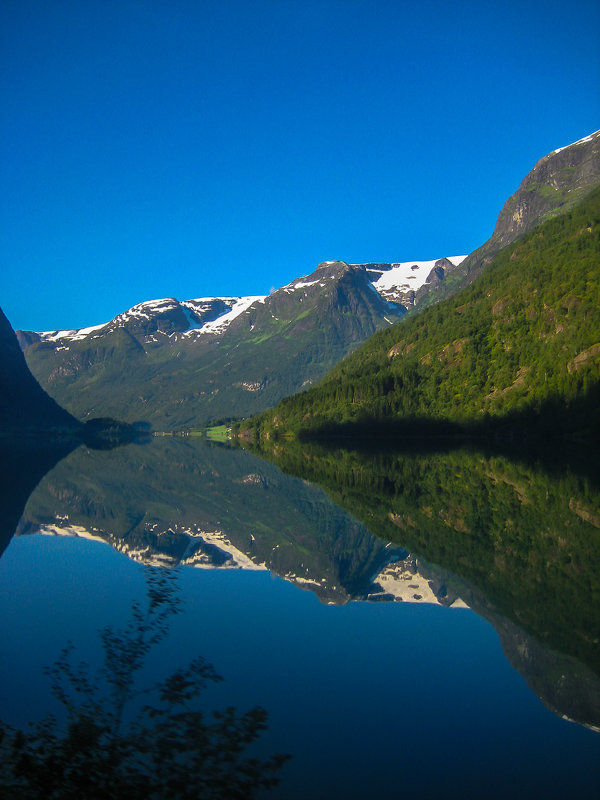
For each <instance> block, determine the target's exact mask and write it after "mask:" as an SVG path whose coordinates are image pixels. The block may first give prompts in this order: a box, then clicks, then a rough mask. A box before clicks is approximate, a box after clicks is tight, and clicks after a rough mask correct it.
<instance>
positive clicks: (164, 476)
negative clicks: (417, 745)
mask: <svg viewBox="0 0 600 800" xmlns="http://www.w3.org/2000/svg"><path fill="white" fill-rule="evenodd" d="M261 455H262V456H263V457H264V456H266V457H268V458H269V459H272V460H273V461H275V462H276V464H277V465H278V466H275V465H273V464H271V463H269V462H268V461H266V460H264V458H257V457H256V456H255V455H253V454H251V453H249V452H246V451H244V450H241V449H232V448H225V447H218V446H207V445H205V444H202V443H201V442H198V441H193V440H189V439H171V438H169V439H166V438H165V439H156V440H153V441H152V443H151V444H149V445H147V446H137V445H130V446H127V447H123V448H119V449H116V450H113V451H109V452H94V451H89V450H87V449H86V448H85V447H81V448H79V449H78V450H77V451H75V452H72V453H71V454H70V455H69V456H68V457H67V458H64V459H63V460H62V461H60V463H59V464H58V465H57V466H56V467H55V468H54V469H52V470H51V471H50V472H49V473H48V474H47V475H46V476H45V478H44V479H43V480H42V481H41V482H40V484H39V486H38V487H37V488H36V490H35V491H34V492H33V494H32V495H31V497H30V498H29V501H28V502H27V505H26V507H25V510H24V512H23V514H22V517H21V520H20V522H19V524H18V526H17V531H16V533H17V534H18V535H19V536H21V537H23V536H25V535H26V534H36V533H39V532H42V533H45V534H49V535H53V536H60V537H79V538H86V539H96V540H100V541H104V542H107V543H108V544H110V545H111V547H112V548H113V549H114V550H116V551H118V552H120V553H123V554H125V555H127V556H128V557H129V558H130V559H131V560H132V561H134V562H137V563H141V564H143V565H145V566H150V567H169V568H177V572H179V571H180V569H179V568H184V569H185V568H187V567H193V568H195V570H194V571H195V572H197V571H198V570H200V571H201V572H205V573H206V574H207V576H208V574H209V573H210V574H217V573H222V574H224V575H225V574H227V573H231V570H237V571H239V570H242V571H248V570H251V571H253V572H254V573H255V574H257V576H258V575H260V574H261V573H267V571H269V572H270V573H271V574H274V575H278V576H280V577H281V578H283V579H285V580H286V581H288V582H290V583H293V584H295V585H296V586H297V587H299V588H301V589H304V590H307V591H308V592H310V593H314V594H315V595H316V596H317V597H318V598H319V600H320V601H321V602H322V603H324V604H326V605H338V606H339V605H345V604H348V603H349V602H351V601H365V600H366V601H370V602H372V603H377V605H378V606H383V607H388V606H389V605H390V604H391V603H396V604H398V603H402V605H404V606H406V607H408V606H407V604H411V605H410V607H413V606H414V607H417V606H419V605H421V606H430V607H431V606H445V607H447V608H449V609H461V608H465V607H466V606H468V607H470V608H471V609H473V610H474V611H475V612H476V613H477V614H479V615H480V616H482V617H484V618H485V619H486V620H487V621H489V622H490V623H491V624H492V625H493V626H494V627H495V629H496V631H497V632H498V635H499V637H500V641H501V643H502V647H503V650H504V652H505V654H506V656H507V657H508V659H509V660H510V663H511V664H512V666H513V667H514V668H515V669H517V670H518V671H519V672H521V674H522V675H523V676H524V678H525V680H526V681H527V683H528V685H529V687H530V688H531V689H532V690H533V692H535V694H536V695H537V696H538V697H540V698H541V700H542V701H543V702H544V704H545V705H546V706H547V707H548V708H550V709H551V710H552V711H553V712H555V714H557V715H559V716H562V717H565V718H567V719H570V720H575V721H577V722H579V723H581V724H583V725H585V726H586V727H588V728H593V729H596V730H597V729H598V728H600V680H599V677H598V676H599V673H600V669H599V664H600V662H599V658H598V639H599V634H600V630H599V627H600V591H599V583H600V571H599V565H600V552H599V551H600V544H599V542H598V527H600V501H599V493H598V488H597V486H596V485H595V483H594V480H592V479H590V478H589V476H586V474H585V473H581V472H573V471H569V470H568V469H565V470H561V471H558V472H557V473H556V474H552V472H549V471H547V470H545V469H543V468H542V467H540V466H536V465H533V466H532V465H531V464H525V463H516V462H514V461H511V460H510V459H509V458H507V457H505V456H497V455H496V456H494V455H489V454H488V455H486V454H481V453H470V452H467V451H455V452H448V453H436V454H428V455H422V454H407V453H404V454H389V453H388V454H381V453H380V454H377V455H371V456H366V455H364V454H363V455H360V454H358V453H349V452H345V451H335V452H331V451H328V450H325V449H323V448H319V447H316V446H310V447H309V446H307V445H302V446H286V447H281V446H276V447H275V448H271V449H270V450H269V451H268V452H262V453H261ZM279 467H281V468H282V469H283V470H285V472H282V471H281V470H280V469H279ZM289 473H292V474H289ZM295 476H298V477H295ZM307 481H312V482H314V483H319V484H321V486H322V487H324V489H325V490H326V492H327V494H328V495H329V496H330V497H328V496H327V494H326V492H325V491H323V489H321V488H319V487H318V486H315V485H314V484H311V483H308V482H307ZM30 483H31V481H30ZM330 498H331V499H330ZM332 500H333V501H335V502H332ZM15 502H16V503H17V505H18V502H22V501H15ZM14 516H15V512H13V517H14ZM17 516H18V514H17ZM374 534H376V535H374ZM28 540H29V537H28V536H27V541H28ZM70 540H72V539H70ZM19 541H26V540H25V539H20V540H19ZM32 541H33V540H32ZM45 541H46V542H48V543H51V541H52V540H51V539H49V538H48V537H45ZM62 541H65V542H66V541H67V540H66V539H62ZM91 546H92V547H93V546H94V545H93V544H92V545H91ZM56 547H60V541H57V542H56ZM0 566H1V564H0ZM164 572H165V571H164V570H161V569H159V570H158V573H159V574H161V573H164ZM171 572H172V570H171V569H170V570H168V573H171ZM232 574H233V573H232ZM240 574H241V573H240ZM241 602H242V603H243V602H245V600H244V599H241ZM373 610H374V611H375V609H373ZM448 613H451V614H459V615H460V614H461V612H460V611H450V612H448ZM462 613H464V612H462ZM257 624H258V623H257ZM200 650H202V647H200ZM376 657H377V656H376V654H375V653H373V658H376ZM211 660H212V659H211ZM50 661H51V659H50ZM215 666H216V668H217V669H218V670H220V664H219V663H215ZM228 683H229V679H228ZM419 691H427V689H426V688H422V689H420V690H419ZM236 702H237V701H236ZM238 704H239V703H238ZM250 704H251V703H250ZM266 705H267V707H268V704H266ZM269 710H270V709H269ZM0 716H1V715H0ZM271 744H273V742H271ZM267 745H268V742H267ZM277 749H278V747H277V745H275V746H273V747H270V750H267V751H265V752H264V754H261V756H263V755H264V756H268V754H269V752H271V753H272V752H274V751H275V750H277ZM285 749H286V750H288V749H289V750H290V751H292V750H293V748H291V747H286V748H285ZM293 755H294V758H295V757H296V753H295V752H293ZM263 760H265V759H263ZM300 761H301V759H300ZM293 763H294V762H292V765H293ZM298 768H299V767H298ZM288 770H292V771H293V766H292V767H289V766H286V767H284V769H283V770H282V777H283V783H282V785H281V787H280V788H279V789H275V795H276V796H277V797H288V796H289V797H295V796H301V795H300V794H298V793H294V792H293V791H292V790H291V788H290V785H289V784H288V786H287V789H286V775H287V774H291V773H288ZM356 791H357V792H358V784H357V789H356ZM432 791H433V790H432ZM176 796H177V795H176ZM232 796H233V795H232ZM356 796H359V795H358V794H357V795H356ZM423 796H428V795H427V792H426V791H425V793H424V795H423Z"/></svg>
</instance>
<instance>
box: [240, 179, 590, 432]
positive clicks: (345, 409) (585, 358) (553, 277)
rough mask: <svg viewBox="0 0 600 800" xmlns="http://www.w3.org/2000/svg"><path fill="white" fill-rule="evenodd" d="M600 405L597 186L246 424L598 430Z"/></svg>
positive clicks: (270, 427) (264, 428)
mask: <svg viewBox="0 0 600 800" xmlns="http://www.w3.org/2000/svg"><path fill="white" fill-rule="evenodd" d="M599 409H600V190H596V191H594V192H593V193H592V194H591V195H590V196H589V197H588V198H586V199H585V200H584V201H583V202H582V203H580V204H579V205H578V206H577V207H576V208H575V209H573V210H571V211H569V212H567V213H565V214H563V215H561V216H559V217H556V218H554V219H551V220H549V221H547V222H545V223H543V224H542V225H540V226H538V227H537V228H535V229H534V230H533V231H531V232H530V233H528V234H527V235H525V236H524V237H522V238H521V239H519V240H518V241H517V242H514V243H513V244H512V245H510V246H508V247H507V248H505V249H504V250H503V251H502V252H501V253H499V254H498V255H497V256H496V257H495V259H494V261H493V263H492V264H491V265H490V266H489V268H488V269H487V270H486V271H485V272H484V274H483V275H482V276H481V277H480V278H479V279H478V280H477V282H476V283H474V284H473V285H472V286H471V287H469V288H468V289H465V290H464V291H463V292H461V293H460V294H458V295H456V296H455V297H452V298H449V299H448V300H446V301H444V302H442V303H439V304H438V305H436V306H433V307H431V308H428V309H426V310H425V311H423V312H422V313H421V314H420V315H418V316H416V317H413V318H412V319H406V320H405V321H402V322H400V323H399V324H397V325H394V326H393V327H392V328H390V329H388V330H385V331H383V332H380V333H378V334H375V335H374V336H372V337H371V339H369V341H368V342H367V343H366V344H365V345H364V346H363V347H362V348H360V349H359V350H357V351H356V352H355V353H354V354H352V355H351V356H349V357H348V358H346V359H345V360H344V361H343V362H342V363H341V364H339V365H338V366H337V367H336V368H335V369H334V370H333V371H332V372H331V373H330V374H329V375H328V376H327V377H326V378H325V379H324V380H323V381H322V382H321V383H320V384H318V385H317V386H315V387H313V388H311V389H309V390H308V391H305V392H302V393H301V394H298V395H295V396H293V397H289V398H287V399H285V400H283V401H282V402H281V403H280V404H279V405H278V406H277V407H276V408H275V409H273V410H271V411H268V412H265V413H263V414H262V415H260V416H258V417H256V418H254V419H253V420H251V421H248V422H245V423H242V424H241V425H239V426H238V431H239V432H241V433H244V432H245V435H246V436H249V435H252V434H253V435H257V436H274V435H278V434H285V435H294V434H298V433H299V432H301V431H304V432H313V433H316V432H318V433H329V434H331V433H333V432H335V431H339V430H340V426H343V425H346V426H348V425H349V426H354V427H355V428H357V427H358V426H366V429H369V427H370V428H371V430H374V429H375V427H376V426H377V425H378V424H379V425H380V424H382V423H386V425H387V430H388V431H389V430H390V428H389V423H391V422H394V423H401V424H403V425H404V430H406V429H408V430H410V429H411V426H413V428H412V429H413V430H414V431H415V432H416V431H417V430H418V429H419V424H420V426H421V427H420V429H421V430H425V429H426V428H427V425H431V424H434V425H435V424H440V423H444V424H446V425H447V426H455V427H458V428H459V429H461V430H465V429H466V428H468V427H470V428H472V427H473V426H482V425H483V426H484V427H486V426H489V425H495V424H497V423H498V422H499V421H503V422H506V421H507V420H510V421H512V422H517V421H521V422H522V423H523V424H524V425H526V426H527V427H528V428H537V429H538V431H539V432H542V431H543V432H544V434H546V433H553V432H554V433H559V432H560V433H565V432H570V433H573V432H579V433H581V432H586V433H595V434H597V433H598V431H599V430H600V411H599ZM408 423H410V425H408ZM384 429H386V426H385V425H384Z"/></svg>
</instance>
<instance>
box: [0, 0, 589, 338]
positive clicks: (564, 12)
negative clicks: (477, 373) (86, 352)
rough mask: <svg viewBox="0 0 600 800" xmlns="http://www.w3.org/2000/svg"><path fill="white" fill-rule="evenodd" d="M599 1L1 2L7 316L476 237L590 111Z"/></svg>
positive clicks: (426, 251) (57, 315)
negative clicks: (545, 157) (535, 167)
mask: <svg viewBox="0 0 600 800" xmlns="http://www.w3.org/2000/svg"><path fill="white" fill-rule="evenodd" d="M599 32H600V4H598V3H597V0H593V1H591V2H587V0H572V2H568V3H567V2H556V3H552V2H529V1H528V0H523V2H518V3H517V2H504V3H494V4H485V3H481V2H480V1H479V2H461V3H448V2H427V0H424V1H423V2H420V3H418V4H417V3H414V4H407V3H403V2H387V1H384V0H370V2H367V1H366V0H319V2H313V0H302V2H300V1H298V2H297V1H296V0H281V1H280V2H275V1H274V0H253V1H252V2H251V1H250V0H247V1H246V2H241V1H240V0H218V1H216V0H215V2H213V1H212V0H209V1H206V2H202V1H200V0H198V1H197V2H184V1H183V0H168V2H167V0H162V1H159V0H147V1H146V2H133V1H130V0H118V2H113V1H112V0H103V1H102V2H95V0H80V2H69V0H62V1H59V0H57V2H47V0H44V2H30V1H29V0H3V2H2V3H1V4H0V37H1V40H0V69H1V80H0V101H1V107H2V109H3V114H2V121H1V123H0V137H1V138H0V145H1V148H2V163H1V166H0V187H1V188H0V196H1V198H2V209H1V211H2V215H1V222H0V259H1V261H0V305H1V306H2V308H3V309H4V311H5V313H6V314H7V316H8V318H9V319H10V321H11V322H12V324H13V327H15V328H23V329H34V330H48V329H54V328H70V327H82V326H85V325H91V324H98V323H101V322H105V321H107V320H108V319H110V318H112V317H113V316H115V315H116V314H117V313H119V312H121V311H123V310H125V309H127V308H128V307H130V306H132V305H134V304H135V303H137V302H140V301H142V300H148V299H153V298H158V297H167V296H171V297H177V298H178V299H188V298H192V297H199V296H206V295H217V294H221V295H227V294H262V293H267V292H268V291H269V290H270V289H271V288H272V287H279V286H281V285H283V284H285V283H287V282H289V281H290V280H292V279H293V278H295V277H298V276H299V275H303V274H306V273H308V272H311V271H312V270H313V269H314V267H315V266H316V265H317V264H318V263H319V262H320V261H323V260H328V259H342V260H345V261H350V262H362V261H405V260H410V259H415V260H419V259H430V258H437V257H441V256H443V255H458V254H464V253H468V252H470V251H471V250H473V249H474V248H475V247H477V246H478V245H480V244H481V243H482V242H483V241H485V239H487V238H488V237H489V236H490V235H491V232H492V230H493V227H494V223H495V220H496V217H497V214H498V212H499V210H500V208H501V206H502V203H503V202H504V200H505V199H506V198H507V197H508V196H509V195H510V194H512V192H514V191H515V190H516V188H517V187H518V185H519V183H520V181H521V179H522V178H523V177H524V175H525V174H526V173H527V172H528V171H529V170H530V169H531V168H532V167H533V165H534V163H535V162H536V161H537V160H538V159H539V158H541V157H542V156H543V155H545V154H546V153H548V152H549V151H550V150H552V149H554V148H556V147H560V146H563V145H566V144H569V143H570V142H572V141H575V140H577V139H579V138H581V137H582V136H585V135H587V134H589V133H591V132H592V131H594V130H597V129H598V128H600V89H599V87H600V33H599Z"/></svg>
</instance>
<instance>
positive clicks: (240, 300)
mask: <svg viewBox="0 0 600 800" xmlns="http://www.w3.org/2000/svg"><path fill="white" fill-rule="evenodd" d="M206 299H208V298H201V299H199V300H190V301H188V302H189V303H199V302H201V301H202V300H206ZM211 299H212V300H223V301H224V302H226V303H229V302H231V303H232V305H231V307H230V309H229V311H227V312H226V313H225V314H222V315H221V316H220V317H217V319H214V320H212V321H211V322H205V323H204V324H202V325H196V326H195V327H194V328H193V329H191V330H189V331H186V332H185V333H184V336H187V335H188V334H196V335H197V334H207V333H212V334H218V333H223V331H224V330H225V328H227V327H228V326H229V325H230V324H231V323H232V322H233V320H234V319H237V317H239V316H240V314H243V313H244V311H247V310H248V309H249V308H250V306H251V305H252V304H253V303H256V302H262V301H263V300H264V296H263V295H251V296H249V297H218V298H211Z"/></svg>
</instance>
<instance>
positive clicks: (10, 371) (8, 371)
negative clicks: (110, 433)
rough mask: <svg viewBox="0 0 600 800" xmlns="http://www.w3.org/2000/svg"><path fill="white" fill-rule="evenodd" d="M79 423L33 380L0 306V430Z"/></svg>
mask: <svg viewBox="0 0 600 800" xmlns="http://www.w3.org/2000/svg"><path fill="white" fill-rule="evenodd" d="M79 427H81V426H80V423H79V422H78V421H77V420H76V419H75V418H74V417H72V416H71V415H70V414H69V413H68V412H67V411H65V410H64V409H62V408H61V407H60V406H59V405H58V403H56V401H55V400H53V399H52V398H51V397H49V396H48V395H47V394H46V392H45V391H44V390H43V389H42V387H41V386H40V385H39V383H38V382H37V381H36V380H35V378H34V377H33V375H32V374H31V372H30V371H29V368H28V366H27V364H26V363H25V358H24V356H23V353H22V352H21V348H20V347H19V342H18V341H17V337H16V335H15V332H14V331H13V329H12V327H11V325H10V322H9V321H8V320H7V318H6V316H5V315H4V313H3V312H2V310H1V309H0V430H1V431H2V432H3V433H4V434H6V433H7V432H8V433H19V432H22V431H25V430H29V431H50V430H74V429H76V428H79Z"/></svg>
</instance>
